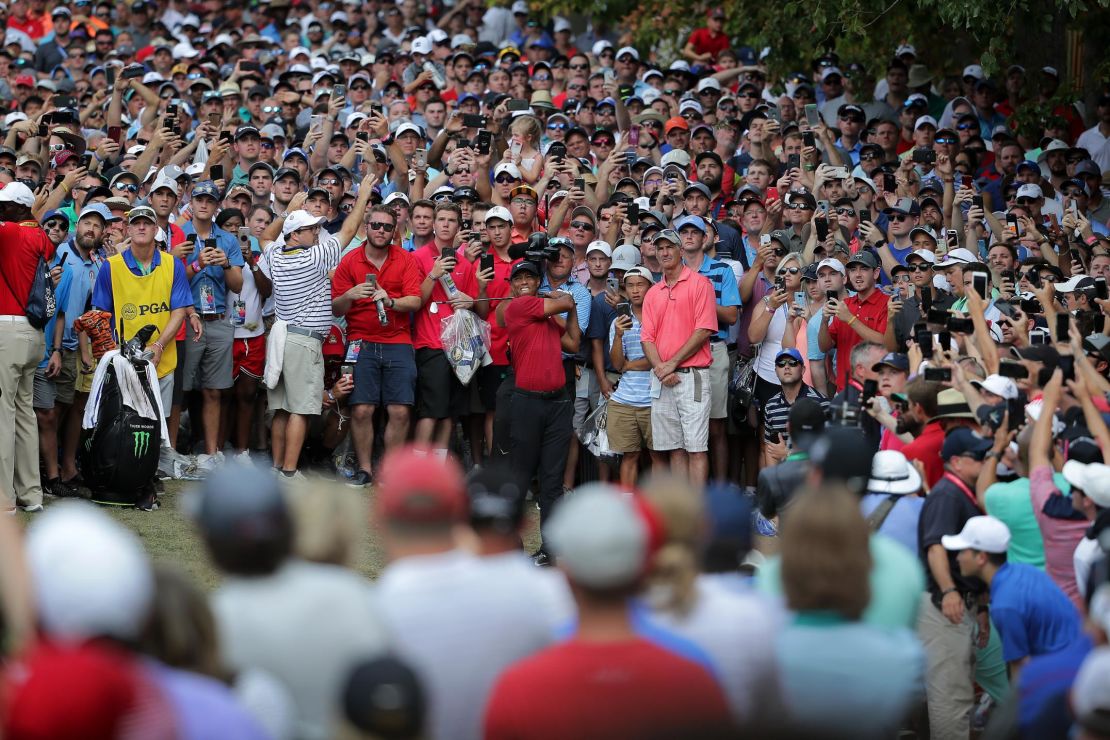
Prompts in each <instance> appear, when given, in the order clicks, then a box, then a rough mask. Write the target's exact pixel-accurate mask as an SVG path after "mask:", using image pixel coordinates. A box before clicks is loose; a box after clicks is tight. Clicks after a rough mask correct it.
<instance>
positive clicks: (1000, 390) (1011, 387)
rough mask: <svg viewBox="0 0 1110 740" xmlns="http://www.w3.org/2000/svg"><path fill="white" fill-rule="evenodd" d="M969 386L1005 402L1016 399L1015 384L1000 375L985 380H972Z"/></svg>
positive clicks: (990, 376) (1016, 389) (989, 376)
mask: <svg viewBox="0 0 1110 740" xmlns="http://www.w3.org/2000/svg"><path fill="white" fill-rule="evenodd" d="M971 384H972V385H973V386H975V387H976V388H978V389H980V390H984V391H987V392H988V393H993V394H994V395H996V396H1001V397H1002V398H1005V399H1006V400H1007V401H1009V400H1010V399H1013V398H1017V397H1018V388H1017V384H1016V383H1015V382H1014V381H1013V380H1012V379H1010V378H1004V377H1002V376H1001V375H998V374H995V375H988V376H987V379H986V380H973V381H971Z"/></svg>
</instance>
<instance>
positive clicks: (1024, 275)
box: [1017, 270, 1040, 283]
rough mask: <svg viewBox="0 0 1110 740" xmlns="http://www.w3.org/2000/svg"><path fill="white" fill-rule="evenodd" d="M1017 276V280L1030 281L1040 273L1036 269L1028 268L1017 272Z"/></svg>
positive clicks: (1034, 279)
mask: <svg viewBox="0 0 1110 740" xmlns="http://www.w3.org/2000/svg"><path fill="white" fill-rule="evenodd" d="M1017 276H1018V280H1028V281H1029V282H1031V283H1032V282H1035V281H1036V280H1037V279H1038V278H1039V277H1040V273H1039V272H1037V271H1036V270H1029V271H1028V272H1019V273H1018V274H1017Z"/></svg>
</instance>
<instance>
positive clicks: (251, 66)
mask: <svg viewBox="0 0 1110 740" xmlns="http://www.w3.org/2000/svg"><path fill="white" fill-rule="evenodd" d="M239 69H241V70H243V71H244V72H262V65H261V64H259V63H258V62H240V63H239ZM336 87H343V86H342V85H336Z"/></svg>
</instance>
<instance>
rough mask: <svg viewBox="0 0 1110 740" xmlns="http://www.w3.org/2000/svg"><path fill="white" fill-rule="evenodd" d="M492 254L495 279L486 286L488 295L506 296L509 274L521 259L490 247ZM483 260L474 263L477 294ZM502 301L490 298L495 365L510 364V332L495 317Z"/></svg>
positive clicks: (490, 338)
mask: <svg viewBox="0 0 1110 740" xmlns="http://www.w3.org/2000/svg"><path fill="white" fill-rule="evenodd" d="M490 254H492V255H493V280H491V281H490V283H489V285H487V286H486V297H487V298H490V299H493V298H504V297H505V296H507V295H509V292H510V291H509V275H510V274H511V273H512V271H513V266H514V265H516V263H517V262H520V261H521V260H519V259H516V260H503V259H501V258H500V257H499V256H498V255H497V251H496V250H494V249H492V248H491V249H490ZM481 263H482V261H481V260H480V259H479V260H476V261H475V262H473V263H472V268H471V269H472V275H473V277H474V283H473V284H474V286H475V288H474V292H475V294H477V292H478V288H477V287H476V286H477V285H478V268H479V266H480V265H481ZM500 303H501V301H495V300H490V302H489V316H488V317H487V321H489V343H490V348H489V354H490V357H492V358H493V364H494V365H508V364H509V351H508V350H509V332H508V330H507V329H505V328H504V327H501V326H498V325H497V321H496V320H495V319H494V315H493V314H494V311H496V310H497V306H498V305H499V304H500Z"/></svg>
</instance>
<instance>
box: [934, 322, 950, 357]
mask: <svg viewBox="0 0 1110 740" xmlns="http://www.w3.org/2000/svg"><path fill="white" fill-rule="evenodd" d="M937 344H939V345H940V348H941V349H942V350H945V351H946V352H947V351H948V350H950V349H952V335H951V334H950V333H949V332H948V329H947V327H945V330H944V331H938V332H937Z"/></svg>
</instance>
